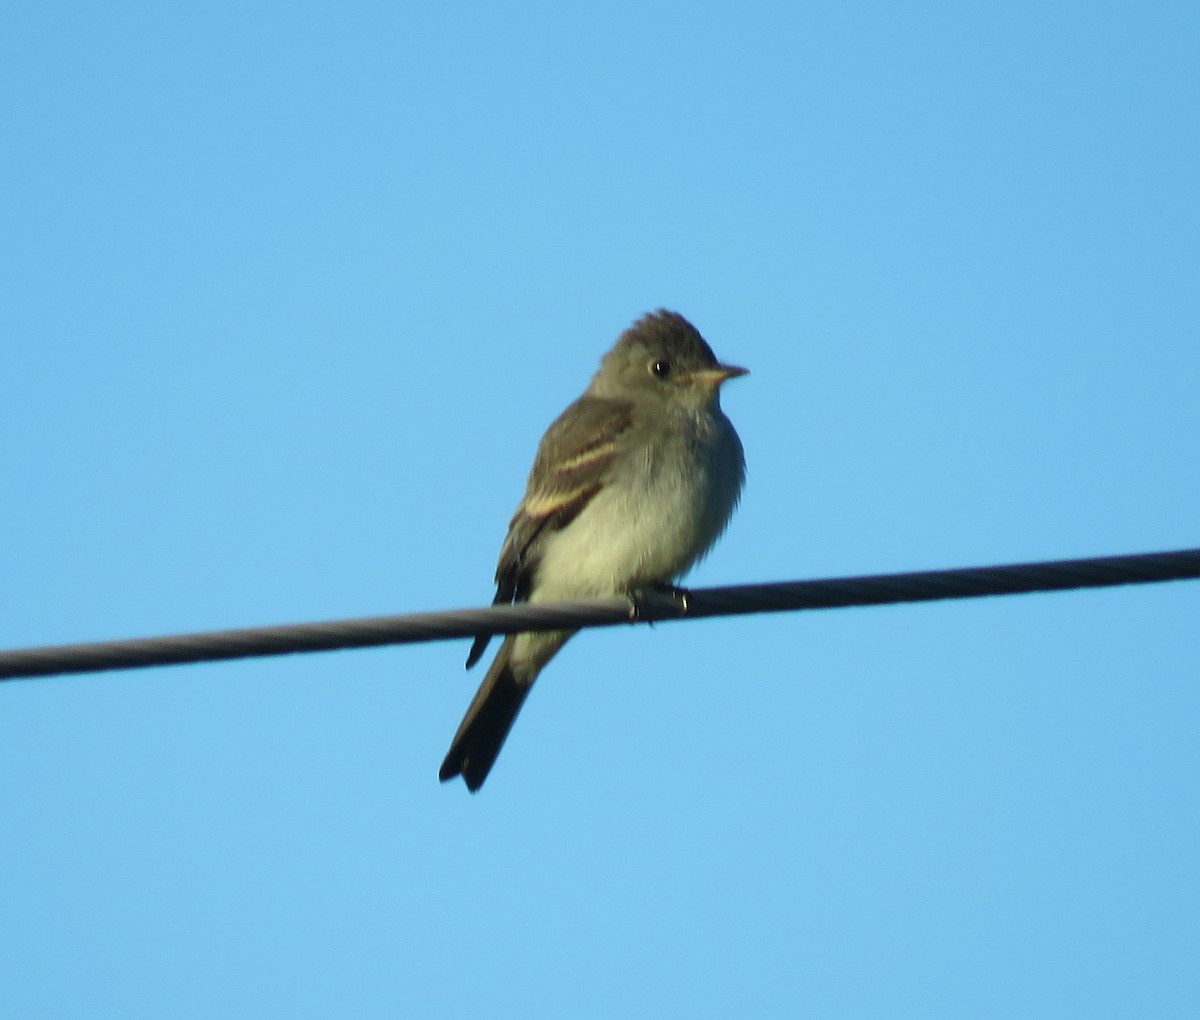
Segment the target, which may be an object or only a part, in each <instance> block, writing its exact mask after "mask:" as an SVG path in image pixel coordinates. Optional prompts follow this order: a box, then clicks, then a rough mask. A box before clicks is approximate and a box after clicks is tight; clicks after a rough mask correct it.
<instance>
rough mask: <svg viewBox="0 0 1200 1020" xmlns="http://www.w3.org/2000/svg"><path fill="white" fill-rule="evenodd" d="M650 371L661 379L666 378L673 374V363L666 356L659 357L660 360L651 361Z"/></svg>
mask: <svg viewBox="0 0 1200 1020" xmlns="http://www.w3.org/2000/svg"><path fill="white" fill-rule="evenodd" d="M650 371H651V372H652V373H653V374H654V375H656V376H658V377H659V378H660V379H665V378H666V377H667V376H669V375H670V374H671V363H670V362H669V361H667V360H666V359H665V358H659V359H658V361H652V362H650Z"/></svg>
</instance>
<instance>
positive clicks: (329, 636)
mask: <svg viewBox="0 0 1200 1020" xmlns="http://www.w3.org/2000/svg"><path fill="white" fill-rule="evenodd" d="M1195 578H1200V549H1180V550H1177V551H1175V552H1158V553H1142V554H1139V555H1134V556H1104V557H1093V558H1089V559H1077V560H1051V561H1047V562H1042V563H1010V564H1006V565H1003V566H996V567H962V568H959V569H956V570H926V571H919V572H916V573H905V574H876V575H868V576H863V577H840V578H829V579H824V580H816V581H781V582H777V583H773V584H745V585H732V586H728V587H723V588H698V589H694V590H690V591H682V590H680V591H677V592H676V591H651V592H647V593H645V594H644V595H641V596H639V597H638V598H637V599H636V600H635V601H636V612H634V611H633V605H634V604H633V603H631V600H629V599H626V598H621V597H612V598H602V599H590V600H587V601H578V602H543V603H539V604H538V605H530V604H528V603H522V604H520V605H515V606H491V607H489V608H487V609H460V610H451V611H448V612H437V613H412V614H408V615H404V616H373V617H364V618H360V619H354V620H337V621H333V622H324V623H299V624H290V625H283V626H277V627H251V628H247V629H244V630H224V631H209V632H206V633H200V634H176V635H170V636H167V637H153V638H132V639H128V640H122V641H98V642H94V643H91V644H78V645H56V646H50V647H46V648H25V649H17V650H14V651H9V652H0V680H11V679H15V678H17V677H34V676H52V675H55V674H60V673H94V672H101V671H104V670H110V669H132V668H137V667H144V666H164V665H170V664H176V663H185V662H212V661H215V660H219V659H244V658H250V657H253V656H263V655H286V654H291V653H296V652H318V651H333V650H335V649H340V648H369V647H376V646H380V645H397V644H413V643H417V642H422V641H446V640H452V639H455V638H469V637H475V636H477V635H479V634H512V633H515V632H517V631H522V630H576V629H578V628H582V627H605V626H612V625H614V624H619V623H630V622H636V623H654V622H658V621H664V620H682V619H689V620H692V619H703V618H704V617H709V616H735V615H742V614H746V613H772V612H783V611H794V610H803V609H834V608H840V607H847V606H878V605H891V604H895V603H900V602H932V601H937V600H942V599H962V598H978V597H980V596H983V595H1017V594H1023V593H1028V592H1039V591H1066V590H1070V589H1075V588H1104V587H1111V586H1114V585H1122V584H1146V583H1150V582H1155V581H1180V580H1187V579H1195Z"/></svg>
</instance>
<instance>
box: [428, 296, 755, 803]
mask: <svg viewBox="0 0 1200 1020" xmlns="http://www.w3.org/2000/svg"><path fill="white" fill-rule="evenodd" d="M747 372H748V370H747V369H744V368H739V367H738V366H736V365H727V364H722V363H721V362H719V361H718V360H717V358H716V356H715V355H714V354H713V351H712V348H711V347H710V346H709V345H708V343H707V342H706V341H705V339H704V338H703V337H702V336H701V335H700V333H699V331H698V330H697V329H696V327H695V326H693V325H692V324H691V323H690V322H689V321H688V320H687V319H685V318H684V317H683V316H682V315H680V314H679V313H677V312H672V311H667V310H665V309H659V310H658V311H655V312H651V313H649V314H646V315H644V316H642V317H641V318H640V319H638V320H637V321H636V322H634V323H633V324H632V325H631V326H630V327H629V328H628V329H626V330H625V331H624V332H623V333H621V335H620V336H619V338H618V339H617V341H616V343H615V345H614V346H613V347H612V348H611V349H610V350H609V351H608V353H607V354H605V355H604V357H603V358H602V360H601V362H600V367H599V369H598V370H597V371H596V373H595V375H594V376H593V377H592V379H591V382H590V383H589V384H588V387H587V389H586V390H585V391H584V393H583V394H582V395H581V396H580V397H579V398H578V399H577V400H576V401H575V402H574V403H572V404H571V405H570V406H569V407H568V408H567V409H566V410H565V411H564V412H563V413H562V414H561V415H559V417H558V418H557V419H556V420H555V421H554V422H553V423H552V424H551V425H550V427H549V429H547V431H546V433H545V435H544V436H543V437H542V439H541V442H540V443H539V445H538V449H537V454H536V457H535V458H534V462H533V467H532V469H531V471H530V473H529V478H528V482H527V484H526V488H525V494H524V497H523V498H522V499H521V502H520V504H519V505H518V506H517V509H516V512H515V513H514V514H513V517H512V520H511V521H510V523H509V526H508V533H507V535H506V537H505V539H504V542H503V544H502V546H501V549H500V557H499V562H498V564H497V567H496V577H495V580H496V596H495V599H494V603H493V604H495V605H504V604H510V603H517V602H547V601H555V600H561V599H583V598H590V597H599V596H611V595H625V596H628V597H629V598H630V599H631V600H636V598H637V595H638V593H639V592H644V591H647V590H649V589H652V588H663V587H669V586H673V583H674V582H675V581H676V580H678V579H679V578H680V576H681V575H682V574H684V573H685V572H686V571H687V570H688V569H689V568H690V567H691V566H692V565H693V564H694V563H696V562H697V561H698V560H699V559H701V558H702V557H703V556H704V555H705V554H706V553H707V552H708V551H709V550H710V549H711V548H712V546H713V544H714V543H715V542H716V541H717V539H718V538H719V537H720V535H721V533H722V532H723V531H724V530H725V528H726V525H727V524H728V523H729V520H730V517H731V516H732V515H733V511H734V509H735V508H736V506H737V503H738V500H739V498H740V496H741V491H742V486H743V484H744V481H745V473H746V468H745V456H744V453H743V450H742V443H741V440H740V439H739V438H738V434H737V432H736V431H735V430H734V427H733V425H732V423H731V422H730V421H729V419H728V418H727V417H726V416H725V413H724V412H723V411H722V410H721V403H720V395H719V391H720V388H721V385H722V384H723V383H725V382H726V381H727V380H729V379H733V378H736V377H737V376H742V375H746V374H747ZM575 633H576V631H573V630H562V631H552V632H543V633H521V634H510V635H508V636H507V637H506V638H505V639H504V642H503V644H502V645H501V646H500V651H499V652H498V653H497V655H496V658H495V659H494V660H493V661H492V664H491V666H490V667H489V668H488V671H487V674H486V675H485V676H484V678H483V682H482V683H481V684H480V686H479V689H478V691H477V692H476V694H475V697H474V699H473V700H472V701H471V704H470V706H469V707H468V708H467V711H466V715H465V716H464V717H463V720H462V723H461V724H460V725H459V727H458V730H457V732H456V733H455V734H454V739H453V740H452V741H451V744H450V749H449V751H448V753H447V754H446V757H445V760H444V761H443V762H442V766H441V768H440V770H439V771H438V778H439V779H440V780H441V781H442V782H446V781H448V780H451V779H453V778H455V777H456V776H461V777H462V778H463V780H464V782H465V783H466V785H467V788H468V789H469V790H470V791H471V792H472V793H475V792H477V791H478V790H479V789H480V787H482V786H483V784H484V781H485V780H486V779H487V777H488V773H489V772H491V770H492V766H493V765H494V764H495V762H496V758H497V756H498V755H499V754H500V750H501V748H502V747H503V745H504V742H505V740H506V738H507V737H508V734H509V731H510V730H511V729H512V726H513V723H514V722H515V720H516V718H517V714H518V713H519V712H520V710H521V706H522V705H524V703H525V699H526V697H528V695H529V692H530V690H531V689H532V688H533V684H534V681H535V680H536V679H537V677H538V674H539V673H540V672H541V671H542V669H543V668H544V667H545V666H546V664H547V663H548V662H549V661H550V660H551V658H553V657H554V655H555V654H556V653H557V652H558V651H559V649H561V648H562V646H563V645H564V644H565V643H566V642H567V641H568V640H569V639H570V638H571V637H572V636H573V635H574V634H575ZM489 641H490V636H489V635H481V636H480V637H477V638H476V639H475V642H474V644H473V645H472V646H471V650H470V653H469V654H468V656H467V668H468V669H470V668H471V667H472V666H474V665H475V664H476V663H477V662H478V661H479V659H480V658H481V657H482V656H483V654H484V651H485V650H486V648H487V645H488V643H489Z"/></svg>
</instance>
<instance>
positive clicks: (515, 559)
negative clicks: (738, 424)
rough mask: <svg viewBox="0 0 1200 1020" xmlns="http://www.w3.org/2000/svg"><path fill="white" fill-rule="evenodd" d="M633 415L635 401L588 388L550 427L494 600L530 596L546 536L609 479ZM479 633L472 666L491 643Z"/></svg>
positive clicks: (504, 553)
mask: <svg viewBox="0 0 1200 1020" xmlns="http://www.w3.org/2000/svg"><path fill="white" fill-rule="evenodd" d="M632 421H633V404H632V402H631V401H628V400H612V399H608V398H604V397H593V396H589V395H587V394H585V395H584V396H582V397H580V398H579V399H578V400H577V401H575V403H573V404H572V405H571V406H570V407H568V408H567V409H566V410H565V411H564V412H563V413H562V414H561V415H559V417H558V419H557V420H556V421H555V422H554V424H553V425H551V426H550V428H549V429H547V430H546V434H545V435H544V436H543V437H542V441H541V443H540V444H539V446H538V452H537V457H536V458H535V459H534V462H533V470H532V471H530V473H529V483H528V485H527V486H526V489H525V498H524V499H522V500H521V505H520V506H518V507H517V512H516V513H515V514H514V515H513V519H512V520H511V521H510V522H509V525H508V535H507V537H506V538H505V539H504V545H503V546H502V547H501V549H500V562H499V563H498V564H497V566H496V598H495V600H494V603H493V604H495V605H502V604H508V603H510V602H524V601H526V600H527V599H528V598H529V592H530V589H531V587H532V585H533V580H534V576H535V574H536V571H537V566H538V562H539V560H540V559H541V552H542V548H543V545H544V539H545V538H546V536H547V535H549V534H551V533H553V532H555V531H559V530H561V529H562V528H565V527H566V526H567V525H568V524H570V523H571V522H572V521H573V520H575V518H576V517H578V516H579V513H580V512H581V511H582V510H583V508H584V507H585V506H587V505H588V503H589V502H591V500H592V497H593V496H595V495H596V493H598V492H599V491H600V490H601V489H602V488H604V485H605V483H606V482H607V481H608V478H609V476H610V472H611V469H612V465H613V462H614V461H615V460H616V456H617V441H618V439H619V438H620V436H621V435H622V434H623V433H624V432H625V431H627V430H628V428H629V426H630V424H631V423H632ZM488 640H489V638H487V637H478V638H476V639H475V643H474V644H473V645H472V646H471V652H470V654H469V655H468V656H467V668H468V669H470V668H471V666H473V665H474V664H475V663H476V662H478V661H479V658H480V656H482V655H483V652H484V649H485V648H486V647H487V644H488Z"/></svg>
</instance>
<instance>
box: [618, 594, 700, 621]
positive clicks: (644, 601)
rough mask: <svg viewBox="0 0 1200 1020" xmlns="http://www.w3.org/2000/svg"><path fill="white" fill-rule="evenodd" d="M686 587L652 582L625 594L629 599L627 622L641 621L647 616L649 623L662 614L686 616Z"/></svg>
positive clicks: (662, 615)
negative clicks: (647, 585)
mask: <svg viewBox="0 0 1200 1020" xmlns="http://www.w3.org/2000/svg"><path fill="white" fill-rule="evenodd" d="M689 594H690V593H689V592H688V590H687V589H686V588H677V587H676V586H675V585H673V584H652V585H650V587H648V588H639V589H638V590H637V591H631V592H629V593H628V595H627V596H626V597H627V598H628V599H629V622H630V623H641V622H642V621H643V620H645V619H647V618H649V622H650V623H651V624H653V623H654V621H655V620H661V619H662V618H663V617H664V616H687V613H688V596H689Z"/></svg>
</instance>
